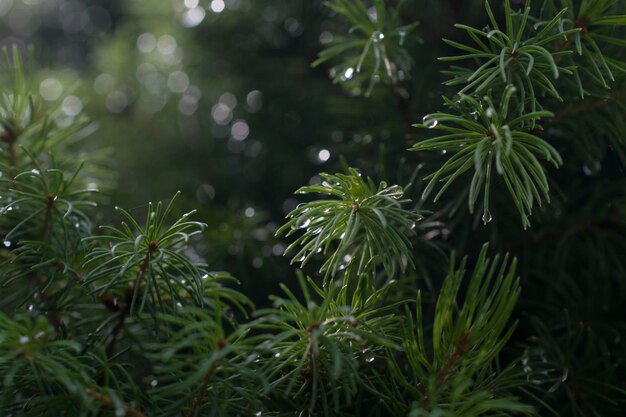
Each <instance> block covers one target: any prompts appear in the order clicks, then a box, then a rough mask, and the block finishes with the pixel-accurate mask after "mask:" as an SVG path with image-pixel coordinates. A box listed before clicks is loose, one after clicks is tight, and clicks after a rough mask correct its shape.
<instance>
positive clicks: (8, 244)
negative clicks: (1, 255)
mask: <svg viewBox="0 0 626 417" xmlns="http://www.w3.org/2000/svg"><path fill="white" fill-rule="evenodd" d="M2 244H3V245H4V247H5V248H8V247H9V246H11V242H10V241H8V240H5V241H4V242H2Z"/></svg>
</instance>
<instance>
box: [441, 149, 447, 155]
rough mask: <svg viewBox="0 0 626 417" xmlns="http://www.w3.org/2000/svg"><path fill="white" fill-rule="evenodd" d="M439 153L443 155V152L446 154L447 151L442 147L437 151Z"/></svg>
mask: <svg viewBox="0 0 626 417" xmlns="http://www.w3.org/2000/svg"><path fill="white" fill-rule="evenodd" d="M439 153H440V154H441V155H445V154H447V153H448V151H446V150H445V149H442V150H440V151H439Z"/></svg>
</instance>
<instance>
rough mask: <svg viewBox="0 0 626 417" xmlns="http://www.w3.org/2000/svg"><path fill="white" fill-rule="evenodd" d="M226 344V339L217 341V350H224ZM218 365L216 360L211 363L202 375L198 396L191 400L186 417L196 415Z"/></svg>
mask: <svg viewBox="0 0 626 417" xmlns="http://www.w3.org/2000/svg"><path fill="white" fill-rule="evenodd" d="M227 344H228V342H227V341H226V339H218V341H217V350H222V349H224V348H225V347H226V345H227ZM218 363H219V361H218V360H216V361H215V362H213V364H211V367H210V368H209V370H208V371H207V373H206V374H204V378H203V379H202V386H200V391H198V395H197V396H196V398H194V399H193V403H192V404H191V410H189V413H187V417H193V416H194V415H195V414H196V411H197V409H198V407H199V406H200V404H202V400H204V397H206V393H207V390H208V388H209V384H210V383H211V380H212V379H213V376H214V375H215V371H216V370H217V365H218Z"/></svg>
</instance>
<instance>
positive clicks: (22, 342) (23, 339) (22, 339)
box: [20, 336, 30, 345]
mask: <svg viewBox="0 0 626 417" xmlns="http://www.w3.org/2000/svg"><path fill="white" fill-rule="evenodd" d="M28 342H30V337H28V336H20V345H25V344H26V343H28Z"/></svg>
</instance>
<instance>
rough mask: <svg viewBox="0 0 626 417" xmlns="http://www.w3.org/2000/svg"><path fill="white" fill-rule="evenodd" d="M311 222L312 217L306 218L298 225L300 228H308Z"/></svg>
mask: <svg viewBox="0 0 626 417" xmlns="http://www.w3.org/2000/svg"><path fill="white" fill-rule="evenodd" d="M310 224H311V219H306V220H305V221H304V222H303V223H301V224H300V226H298V228H299V229H306V228H307V227H308V226H309V225H310Z"/></svg>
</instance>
